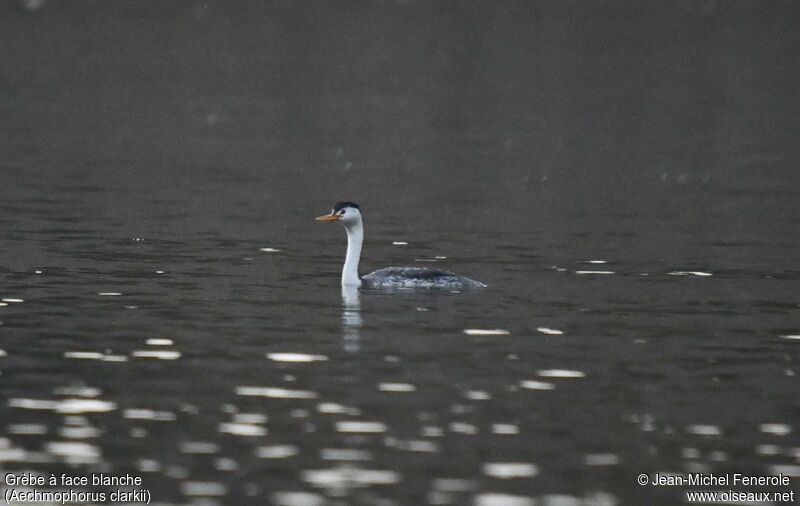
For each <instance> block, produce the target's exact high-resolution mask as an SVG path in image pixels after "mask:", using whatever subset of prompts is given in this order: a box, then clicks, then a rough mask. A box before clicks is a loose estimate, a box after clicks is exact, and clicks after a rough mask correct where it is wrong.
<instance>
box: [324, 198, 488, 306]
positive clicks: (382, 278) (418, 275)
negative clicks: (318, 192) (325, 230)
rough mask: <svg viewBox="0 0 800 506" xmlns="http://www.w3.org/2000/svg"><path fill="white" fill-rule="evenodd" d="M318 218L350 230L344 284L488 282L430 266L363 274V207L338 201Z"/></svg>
mask: <svg viewBox="0 0 800 506" xmlns="http://www.w3.org/2000/svg"><path fill="white" fill-rule="evenodd" d="M316 220H317V221H338V222H339V223H341V224H342V225H344V228H345V230H346V231H347V256H346V257H345V259H344V268H343V269H342V286H356V287H358V286H363V287H367V288H447V289H451V290H454V289H464V288H483V287H485V286H486V285H484V284H483V283H481V282H480V281H475V280H474V279H470V278H467V277H464V276H459V275H458V274H453V273H452V272H448V271H442V270H439V269H431V268H429V267H387V268H385V269H380V270H377V271H375V272H372V273H370V274H367V275H366V276H359V274H358V262H359V260H360V258H361V244H362V243H363V242H364V222H363V221H362V219H361V208H360V207H359V206H358V204H355V203H353V202H337V203H336V205H335V206H333V210H332V211H331V213H330V214H326V215H323V216H318V217H317V218H316Z"/></svg>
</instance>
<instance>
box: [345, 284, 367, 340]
mask: <svg viewBox="0 0 800 506" xmlns="http://www.w3.org/2000/svg"><path fill="white" fill-rule="evenodd" d="M362 323H363V322H362V320H361V294H359V292H358V288H357V287H355V286H352V285H342V338H343V341H344V351H347V352H350V353H355V352H358V351H361V325H362Z"/></svg>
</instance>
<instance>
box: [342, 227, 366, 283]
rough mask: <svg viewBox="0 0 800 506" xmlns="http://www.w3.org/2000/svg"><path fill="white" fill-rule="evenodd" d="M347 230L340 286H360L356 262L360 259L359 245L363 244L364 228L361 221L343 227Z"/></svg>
mask: <svg viewBox="0 0 800 506" xmlns="http://www.w3.org/2000/svg"><path fill="white" fill-rule="evenodd" d="M345 229H346V230H347V256H346V257H345V259H344V268H343V269H342V286H345V285H347V286H361V278H360V277H359V276H358V261H359V260H360V258H361V243H362V242H364V226H363V225H362V224H361V220H359V221H357V222H356V223H353V224H352V225H349V226H347V227H345Z"/></svg>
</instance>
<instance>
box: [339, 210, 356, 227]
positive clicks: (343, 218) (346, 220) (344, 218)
mask: <svg viewBox="0 0 800 506" xmlns="http://www.w3.org/2000/svg"><path fill="white" fill-rule="evenodd" d="M336 215H337V216H339V220H338V221H340V222H341V223H342V224H344V225H345V226H347V225H351V224H353V223H357V222H359V221H361V212H360V211H359V210H358V209H356V208H355V207H343V208H341V209H339V212H338V213H336Z"/></svg>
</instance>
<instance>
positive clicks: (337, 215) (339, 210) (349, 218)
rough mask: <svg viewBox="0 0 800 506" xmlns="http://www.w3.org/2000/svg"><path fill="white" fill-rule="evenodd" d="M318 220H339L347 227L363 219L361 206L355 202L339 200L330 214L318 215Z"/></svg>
mask: <svg viewBox="0 0 800 506" xmlns="http://www.w3.org/2000/svg"><path fill="white" fill-rule="evenodd" d="M316 220H317V221H338V222H341V223H342V225H344V226H345V227H349V226H350V225H352V224H355V223H359V222H360V221H361V208H359V207H358V204H355V203H353V202H337V203H336V205H335V206H333V210H332V211H331V213H330V214H325V215H322V216H317V218H316Z"/></svg>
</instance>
